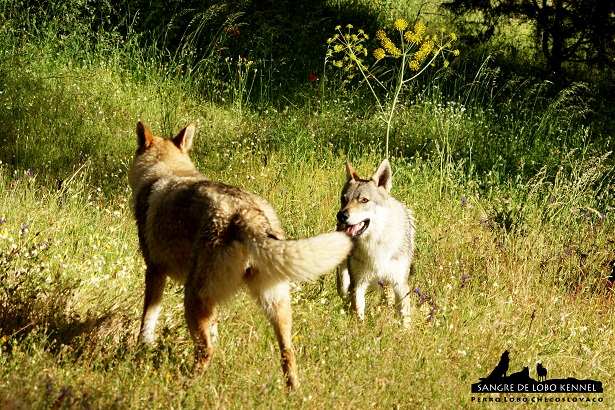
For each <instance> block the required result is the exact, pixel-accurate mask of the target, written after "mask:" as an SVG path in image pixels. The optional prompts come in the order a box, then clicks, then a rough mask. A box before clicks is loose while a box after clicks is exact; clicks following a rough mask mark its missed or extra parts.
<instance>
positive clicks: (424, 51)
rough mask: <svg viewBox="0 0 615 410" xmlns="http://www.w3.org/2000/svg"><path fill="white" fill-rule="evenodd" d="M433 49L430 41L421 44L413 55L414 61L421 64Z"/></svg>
mask: <svg viewBox="0 0 615 410" xmlns="http://www.w3.org/2000/svg"><path fill="white" fill-rule="evenodd" d="M433 48H434V42H433V41H431V40H427V41H425V42H424V43H423V44H421V47H420V48H419V49H418V51H417V52H416V53H414V59H415V60H417V61H418V62H422V61H423V60H424V59H425V58H426V57H427V56H428V55H429V53H431V51H432V50H433Z"/></svg>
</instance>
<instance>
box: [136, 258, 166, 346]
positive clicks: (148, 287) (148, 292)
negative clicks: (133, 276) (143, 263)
mask: <svg viewBox="0 0 615 410" xmlns="http://www.w3.org/2000/svg"><path fill="white" fill-rule="evenodd" d="M165 283H166V276H165V274H164V273H163V272H162V271H161V270H160V269H158V268H154V267H151V266H148V267H147V269H146V271H145V298H144V302H143V315H142V316H141V331H140V333H139V341H141V342H142V343H145V344H152V343H153V342H154V327H155V326H156V321H157V320H158V315H159V314H160V309H161V308H162V296H163V294H164V286H165Z"/></svg>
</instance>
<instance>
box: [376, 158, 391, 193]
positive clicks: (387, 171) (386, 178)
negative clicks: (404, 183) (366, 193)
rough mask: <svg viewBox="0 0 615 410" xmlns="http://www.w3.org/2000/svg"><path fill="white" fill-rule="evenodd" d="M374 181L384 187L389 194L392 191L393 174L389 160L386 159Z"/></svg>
mask: <svg viewBox="0 0 615 410" xmlns="http://www.w3.org/2000/svg"><path fill="white" fill-rule="evenodd" d="M372 181H374V182H375V183H376V185H378V186H379V187H380V186H381V187H384V189H386V191H387V192H389V191H390V190H391V188H392V187H393V172H392V171H391V165H390V164H389V160H388V159H386V158H385V160H384V161H382V163H381V164H380V166H379V167H378V170H377V171H376V173H375V174H374V176H373V177H372Z"/></svg>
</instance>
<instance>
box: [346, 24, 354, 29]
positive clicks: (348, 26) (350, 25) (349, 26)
mask: <svg viewBox="0 0 615 410" xmlns="http://www.w3.org/2000/svg"><path fill="white" fill-rule="evenodd" d="M346 28H354V26H353V25H352V24H347V25H346Z"/></svg>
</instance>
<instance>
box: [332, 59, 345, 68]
mask: <svg viewBox="0 0 615 410" xmlns="http://www.w3.org/2000/svg"><path fill="white" fill-rule="evenodd" d="M331 64H333V66H334V67H338V68H342V66H343V65H344V63H342V62H341V61H336V60H333V62H332V63H331Z"/></svg>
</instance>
